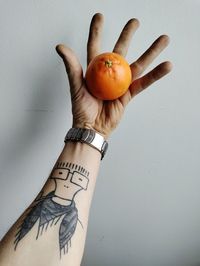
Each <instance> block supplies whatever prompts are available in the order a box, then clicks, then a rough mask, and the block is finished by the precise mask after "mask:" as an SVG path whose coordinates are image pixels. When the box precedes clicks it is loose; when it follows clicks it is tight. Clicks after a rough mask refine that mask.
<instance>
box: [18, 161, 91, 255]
mask: <svg viewBox="0 0 200 266" xmlns="http://www.w3.org/2000/svg"><path fill="white" fill-rule="evenodd" d="M88 176H89V172H88V171H87V170H86V169H84V168H83V167H81V166H80V165H77V164H73V163H68V162H67V163H65V162H58V163H57V164H56V166H55V167H54V169H53V171H52V174H51V176H50V179H53V180H54V181H55V190H54V191H52V192H50V193H49V194H48V195H46V196H44V197H43V196H42V195H40V197H39V198H37V199H36V200H35V201H34V204H33V207H31V208H30V211H29V212H28V214H27V215H26V217H25V219H24V220H23V221H22V224H21V225H20V227H19V230H18V232H17V234H16V238H15V241H14V243H15V250H16V248H17V245H18V243H19V241H20V240H21V239H22V238H24V237H25V236H26V234H27V233H28V232H29V231H30V230H31V229H32V227H33V226H34V225H35V223H36V222H37V221H38V220H39V225H38V231H37V236H36V239H38V237H39V236H41V235H42V234H43V233H44V232H46V231H47V229H48V228H49V227H52V226H53V225H56V224H57V223H58V222H59V221H60V227H59V236H58V239H59V247H60V256H61V255H62V254H66V253H67V252H68V249H69V247H71V238H72V236H73V234H74V232H75V230H76V225H77V222H78V221H79V222H80V220H79V219H78V210H77V208H76V205H75V201H74V198H75V196H76V194H77V193H78V192H79V191H81V190H87V187H88V183H89V179H88ZM80 224H81V226H82V223H81V222H80ZM82 227H83V226H82Z"/></svg>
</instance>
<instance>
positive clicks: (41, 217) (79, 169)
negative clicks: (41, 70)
mask: <svg viewBox="0 0 200 266" xmlns="http://www.w3.org/2000/svg"><path fill="white" fill-rule="evenodd" d="M102 25H103V16H102V15H101V14H96V15H95V16H94V17H93V19H92V22H91V26H90V33H89V38H88V49H87V50H88V54H87V61H88V63H89V62H90V61H91V60H92V59H93V58H94V57H95V56H96V55H98V54H99V49H100V39H101V32H102ZM138 26H139V22H138V20H136V19H132V20H130V21H129V22H128V23H127V24H126V26H125V27H124V29H123V31H122V33H121V35H120V37H119V39H118V41H117V43H116V45H115V47H114V50H113V51H114V52H116V53H119V54H121V55H123V56H125V55H126V53H127V50H128V46H129V43H130V40H131V37H132V35H133V33H134V32H135V31H136V29H137V28H138ZM168 42H169V38H168V37H167V36H166V35H163V36H160V37H159V38H158V39H157V40H156V41H155V42H154V43H153V44H152V46H151V47H150V48H149V49H148V50H147V51H146V52H145V53H144V54H143V55H142V56H141V57H140V58H138V60H137V61H135V62H133V63H132V64H131V65H130V66H131V70H132V76H133V82H132V84H131V85H130V88H129V90H128V91H127V92H126V93H125V94H124V95H123V96H121V97H120V98H118V99H116V100H114V101H102V100H98V99H96V98H94V97H93V96H92V95H91V94H89V92H88V91H87V88H86V85H85V80H84V77H83V71H82V67H81V65H80V63H79V61H78V59H77V57H76V56H75V54H74V53H73V51H72V50H71V49H70V48H68V47H66V46H64V45H58V46H57V47H56V49H57V52H58V54H59V55H60V56H61V57H62V58H63V61H64V64H65V67H66V70H67V74H68V78H69V83H70V91H71V100H72V114H73V127H79V128H89V129H91V130H94V131H96V132H97V133H99V134H100V135H102V136H103V137H104V138H105V139H108V138H109V136H110V134H111V132H112V131H113V130H114V128H116V126H117V125H118V123H119V121H120V119H121V117H122V115H123V112H124V110H125V107H126V105H127V104H128V103H129V102H130V101H131V99H132V98H133V97H134V96H135V95H137V94H138V93H139V92H141V91H142V90H143V89H145V88H147V87H148V86H149V85H151V84H152V83H153V82H155V81H156V80H158V79H160V78H161V77H163V76H164V75H166V74H167V73H168V72H169V71H170V70H171V63H170V62H164V63H161V64H160V65H158V66H157V67H156V68H155V69H153V70H152V71H150V72H149V73H147V74H146V75H144V76H143V77H141V75H142V73H143V71H144V70H145V69H146V68H147V67H148V66H149V64H150V63H151V62H152V61H153V60H154V58H156V57H157V56H158V55H159V53H160V52H161V51H162V50H163V49H164V48H165V47H166V46H167V44H168ZM44 160H45V158H44ZM100 161H101V154H100V152H99V151H97V150H96V149H94V148H92V147H90V146H89V145H87V144H83V143H80V142H67V143H66V145H65V146H64V148H63V151H62V152H61V154H60V156H59V158H58V160H57V162H56V164H55V166H54V167H53V170H52V172H51V174H50V176H49V178H48V180H47V182H46V184H45V186H44V187H43V189H42V191H41V193H40V194H39V196H38V197H37V199H36V200H35V201H34V202H33V203H32V205H31V206H30V207H29V208H28V209H27V210H26V211H25V212H24V214H23V215H22V216H21V217H20V218H19V220H18V221H17V222H16V223H15V224H14V225H13V227H12V228H11V229H10V230H9V231H8V233H7V234H6V235H5V237H4V238H3V240H2V241H1V249H0V265H2V266H14V265H15V266H18V265H20V266H25V265H29V266H33V265H34V266H35V265H42V266H46V265H48V266H55V265H68V266H70V265H71V266H76V265H80V263H81V259H82V254H83V250H84V243H85V236H86V231H87V222H88V215H89V209H90V204H91V199H92V195H93V191H94V187H95V181H96V177H97V174H98V169H99V165H100Z"/></svg>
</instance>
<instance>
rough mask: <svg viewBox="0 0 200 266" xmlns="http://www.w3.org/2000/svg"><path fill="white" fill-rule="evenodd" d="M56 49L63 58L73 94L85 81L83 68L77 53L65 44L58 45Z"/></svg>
mask: <svg viewBox="0 0 200 266" xmlns="http://www.w3.org/2000/svg"><path fill="white" fill-rule="evenodd" d="M56 51H57V53H58V54H59V56H60V57H61V58H62V59H63V62H64V64H65V68H66V71H67V75H68V79H69V84H70V90H71V94H73V95H74V94H75V93H76V92H77V91H78V90H79V89H80V88H81V85H82V83H83V69H82V67H81V64H80V63H79V60H78V58H77V57H76V55H75V53H74V52H73V51H72V50H71V49H70V48H69V47H66V46H65V45H63V44H58V45H57V46H56Z"/></svg>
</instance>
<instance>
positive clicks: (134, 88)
mask: <svg viewBox="0 0 200 266" xmlns="http://www.w3.org/2000/svg"><path fill="white" fill-rule="evenodd" d="M171 69H172V64H171V62H169V61H167V62H163V63H161V64H160V65H158V66H157V67H155V68H154V69H153V70H151V71H150V72H149V73H147V74H146V75H144V76H143V77H141V78H139V79H136V80H135V81H133V83H132V84H131V86H130V88H129V90H130V94H131V98H133V97H134V96H135V95H137V94H138V93H140V92H141V91H143V90H144V89H146V88H147V87H149V86H150V85H151V84H153V83H154V82H155V81H157V80H159V79H161V78H162V77H163V76H165V75H167V74H168V73H169V72H170V71H171Z"/></svg>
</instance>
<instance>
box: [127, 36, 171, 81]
mask: <svg viewBox="0 0 200 266" xmlns="http://www.w3.org/2000/svg"><path fill="white" fill-rule="evenodd" d="M169 41H170V39H169V37H168V36H167V35H161V36H160V37H159V38H158V39H157V40H155V41H154V42H153V44H152V45H151V46H150V47H149V48H148V49H147V50H146V52H144V54H143V55H141V56H140V57H139V58H138V59H137V61H135V62H134V63H132V64H131V65H130V67H131V71H132V77H133V80H134V79H135V78H138V77H139V76H140V75H141V74H142V73H143V72H144V71H145V69H146V68H147V67H148V66H149V65H150V64H151V63H152V62H153V60H154V59H155V58H156V57H157V56H158V55H159V54H160V53H161V52H162V51H163V50H164V49H165V48H166V47H167V45H168V44H169Z"/></svg>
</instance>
